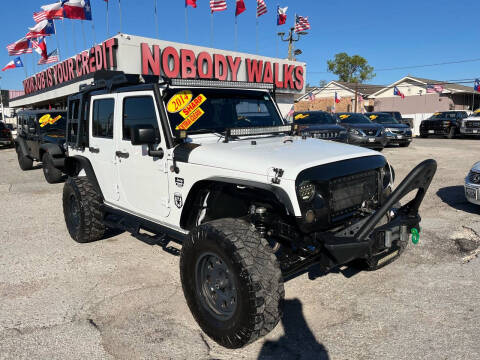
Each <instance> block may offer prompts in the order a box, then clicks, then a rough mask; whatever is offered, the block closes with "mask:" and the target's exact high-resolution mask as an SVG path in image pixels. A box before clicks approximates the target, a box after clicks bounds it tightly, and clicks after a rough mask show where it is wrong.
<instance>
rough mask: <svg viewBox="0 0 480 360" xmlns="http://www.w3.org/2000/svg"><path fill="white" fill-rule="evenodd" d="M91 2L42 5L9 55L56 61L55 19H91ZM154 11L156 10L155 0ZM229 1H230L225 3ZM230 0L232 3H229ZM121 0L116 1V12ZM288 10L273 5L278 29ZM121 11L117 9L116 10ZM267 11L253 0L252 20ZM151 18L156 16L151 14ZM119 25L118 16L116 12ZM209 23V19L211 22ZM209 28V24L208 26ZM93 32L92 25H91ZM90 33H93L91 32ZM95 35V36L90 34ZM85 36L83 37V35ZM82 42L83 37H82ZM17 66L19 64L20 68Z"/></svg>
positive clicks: (214, 4) (223, 6)
mask: <svg viewBox="0 0 480 360" xmlns="http://www.w3.org/2000/svg"><path fill="white" fill-rule="evenodd" d="M90 1H91V0H58V1H56V2H55V3H52V4H47V5H43V6H41V7H40V10H39V11H36V12H34V13H33V20H34V22H35V25H34V26H32V27H29V28H28V32H27V33H26V35H25V36H24V37H23V38H21V39H19V40H17V41H16V42H14V43H11V44H8V45H7V51H8V55H9V56H18V55H23V54H31V53H32V52H33V50H35V52H37V53H39V54H40V55H41V59H40V61H39V62H38V64H39V65H43V64H49V63H53V62H58V61H60V56H59V49H58V38H57V49H54V50H53V51H51V52H50V53H48V51H47V43H46V38H47V37H49V36H51V35H56V33H57V31H56V28H55V20H63V19H71V20H87V21H91V20H92V7H91V4H90ZM154 1H155V10H156V0H154ZM229 1H230V0H229ZM232 1H233V0H232ZM104 2H105V3H106V6H107V33H108V4H109V0H104ZM120 3H121V0H118V5H119V10H120V9H121V8H120ZM188 7H192V8H194V9H196V8H197V0H185V8H186V9H187V8H188ZM227 7H228V5H227V0H210V12H211V14H212V19H213V14H214V13H215V12H219V11H225V10H227ZM287 10H288V7H281V6H277V19H276V20H277V25H278V26H281V25H284V24H286V22H287ZM120 11H121V10H120ZM246 11H247V6H246V4H245V0H235V18H237V17H238V16H240V15H241V14H243V13H244V12H246ZM267 12H268V7H267V2H266V0H256V18H257V19H258V18H259V17H261V16H263V15H265V14H266V13H267ZM155 16H157V14H156V11H155ZM120 22H121V13H120ZM212 24H213V20H212ZM212 28H213V25H212ZM92 29H93V25H92ZM294 29H295V32H300V31H305V30H308V29H310V23H309V21H308V17H303V16H298V15H295V26H294ZM93 31H94V30H93ZM94 36H95V35H94ZM84 37H85V36H84ZM84 41H85V38H84ZM257 47H258V21H257ZM17 59H20V58H19V57H17V58H15V59H14V60H13V64H14V65H15V64H17V65H18V66H12V62H9V63H8V64H7V65H6V66H5V67H4V68H3V69H2V70H7V69H13V68H17V67H23V63H22V62H21V60H20V62H17ZM20 64H21V65H20Z"/></svg>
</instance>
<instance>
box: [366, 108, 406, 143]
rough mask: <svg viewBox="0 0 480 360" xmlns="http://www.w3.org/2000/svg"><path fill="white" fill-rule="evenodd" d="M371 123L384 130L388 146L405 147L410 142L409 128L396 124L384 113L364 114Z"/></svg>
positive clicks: (392, 118) (393, 119) (395, 121)
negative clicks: (380, 126)
mask: <svg viewBox="0 0 480 360" xmlns="http://www.w3.org/2000/svg"><path fill="white" fill-rule="evenodd" d="M365 116H367V117H368V118H369V119H370V120H371V121H373V122H374V123H377V124H380V125H382V126H383V127H384V128H385V133H386V135H387V139H388V143H389V144H398V145H400V146H402V147H407V146H409V145H410V143H411V142H412V130H411V129H410V126H408V125H405V124H402V123H400V122H398V121H397V120H396V119H395V118H394V117H393V116H392V115H390V114H389V113H384V112H372V113H366V114H365Z"/></svg>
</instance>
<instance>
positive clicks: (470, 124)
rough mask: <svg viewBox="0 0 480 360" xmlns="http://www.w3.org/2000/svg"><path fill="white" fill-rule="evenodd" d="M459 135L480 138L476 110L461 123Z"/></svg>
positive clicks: (479, 122) (479, 125)
mask: <svg viewBox="0 0 480 360" xmlns="http://www.w3.org/2000/svg"><path fill="white" fill-rule="evenodd" d="M460 133H461V134H462V135H468V136H480V110H476V111H475V112H474V113H473V114H470V115H469V116H468V117H467V118H465V119H463V120H462V121H461V124H460Z"/></svg>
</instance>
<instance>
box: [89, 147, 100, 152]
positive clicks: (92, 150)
mask: <svg viewBox="0 0 480 360" xmlns="http://www.w3.org/2000/svg"><path fill="white" fill-rule="evenodd" d="M88 150H90V152H92V153H99V152H100V148H95V147H91V146H90V147H89V148H88Z"/></svg>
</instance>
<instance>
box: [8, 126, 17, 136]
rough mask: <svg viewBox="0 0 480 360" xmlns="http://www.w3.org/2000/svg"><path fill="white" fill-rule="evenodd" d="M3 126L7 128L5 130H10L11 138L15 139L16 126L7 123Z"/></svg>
mask: <svg viewBox="0 0 480 360" xmlns="http://www.w3.org/2000/svg"><path fill="white" fill-rule="evenodd" d="M5 126H6V127H7V129H9V130H10V132H11V133H12V136H13V138H15V137H16V136H17V126H16V125H15V124H11V123H7V124H5Z"/></svg>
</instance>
